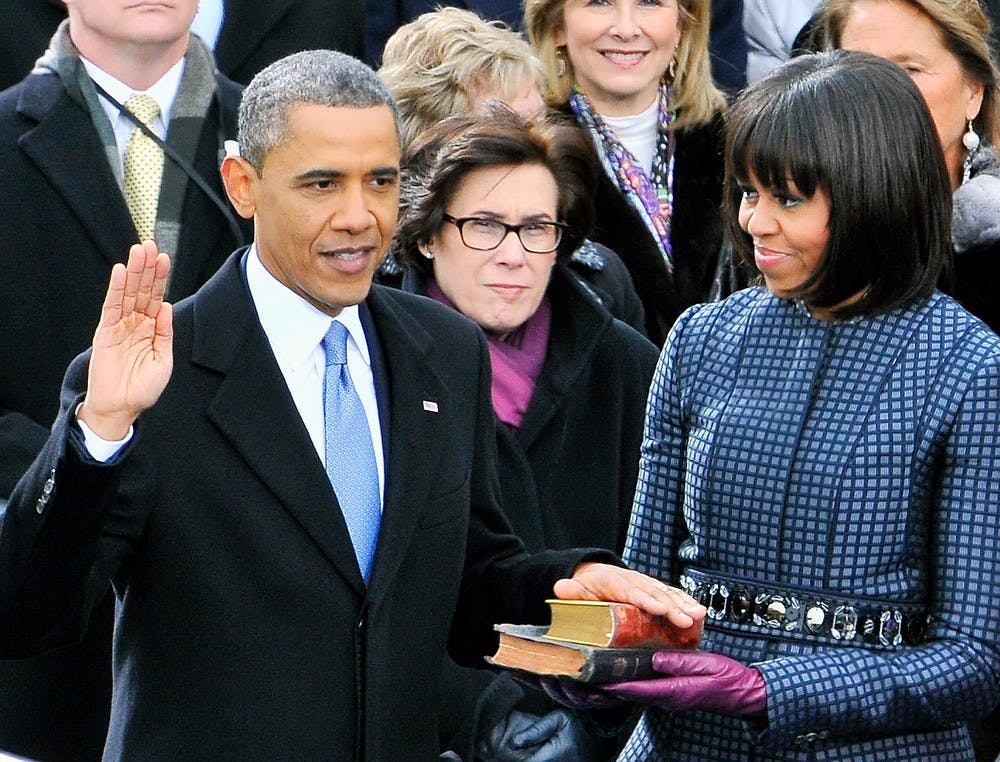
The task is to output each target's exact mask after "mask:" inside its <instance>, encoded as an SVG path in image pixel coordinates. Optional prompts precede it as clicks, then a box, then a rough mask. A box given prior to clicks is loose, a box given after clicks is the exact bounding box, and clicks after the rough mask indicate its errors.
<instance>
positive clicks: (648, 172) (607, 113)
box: [524, 0, 725, 344]
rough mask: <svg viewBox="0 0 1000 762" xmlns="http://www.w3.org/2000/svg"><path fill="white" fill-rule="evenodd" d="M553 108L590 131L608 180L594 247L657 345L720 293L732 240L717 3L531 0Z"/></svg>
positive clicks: (602, 185) (530, 22) (529, 13)
mask: <svg viewBox="0 0 1000 762" xmlns="http://www.w3.org/2000/svg"><path fill="white" fill-rule="evenodd" d="M524 13H525V29H526V30H527V32H528V35H529V38H530V40H531V42H532V44H533V46H534V48H535V51H536V53H537V54H538V56H539V58H540V59H541V61H542V65H543V68H544V80H543V90H542V94H543V96H544V98H545V100H546V102H547V103H548V104H549V105H550V106H553V107H555V108H559V109H561V110H562V111H564V112H565V113H567V114H569V115H572V116H573V117H574V118H575V119H576V121H577V122H578V123H579V124H580V125H581V126H582V127H584V128H585V129H587V130H588V131H589V133H590V135H591V138H592V140H593V144H594V147H595V150H596V153H597V155H598V157H599V158H600V160H601V164H602V165H603V167H604V172H602V173H601V176H600V178H599V180H598V186H597V189H596V198H595V202H596V205H597V214H598V219H597V225H596V228H595V230H594V232H593V233H592V237H593V238H594V240H596V241H599V242H601V243H603V244H605V245H606V246H609V247H610V248H612V249H614V250H615V251H616V252H617V253H618V255H619V256H620V257H621V258H622V260H623V261H624V262H625V264H626V266H627V267H628V269H629V272H630V273H631V274H632V280H633V282H634V283H635V285H636V289H637V290H638V292H639V296H640V298H641V299H642V302H643V307H644V309H645V313H646V329H647V334H648V335H649V337H650V338H651V339H652V340H653V341H654V342H656V343H658V344H662V343H663V340H664V338H665V337H666V334H667V331H668V330H669V328H670V326H671V325H672V324H673V322H674V320H675V319H676V317H677V315H678V314H679V313H680V312H681V311H682V310H683V309H684V308H685V307H688V306H690V305H692V304H695V303H697V302H702V301H705V300H706V298H707V297H708V295H709V293H710V291H711V290H712V281H713V276H714V275H715V271H716V265H717V263H718V253H719V248H720V245H721V243H722V240H723V228H722V220H721V217H720V214H719V206H720V203H721V199H722V175H723V170H722V112H723V109H724V106H725V100H724V98H723V96H722V94H721V93H720V92H719V90H717V89H716V87H715V85H714V84H713V83H712V73H711V66H710V63H709V54H708V30H709V18H710V15H711V3H710V1H709V0H656V1H655V2H649V1H648V0H602V1H601V2H593V1H592V0H526V2H525V9H524Z"/></svg>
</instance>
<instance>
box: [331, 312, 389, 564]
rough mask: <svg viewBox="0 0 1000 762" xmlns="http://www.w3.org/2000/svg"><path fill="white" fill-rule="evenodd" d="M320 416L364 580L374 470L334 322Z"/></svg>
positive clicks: (373, 518) (374, 513) (372, 525)
mask: <svg viewBox="0 0 1000 762" xmlns="http://www.w3.org/2000/svg"><path fill="white" fill-rule="evenodd" d="M323 349H324V351H325V352H326V374H325V375H324V377H323V417H324V423H325V430H326V473H327V476H329V477H330V483H331V484H332V485H333V491H334V492H335V493H336V494H337V501H338V502H339V503H340V510H341V512H342V513H343V514H344V520H345V521H346V522H347V529H348V531H349V532H350V533H351V542H352V543H354V553H355V555H356V556H357V557H358V566H359V567H360V568H361V576H362V577H364V579H365V582H368V577H369V575H370V574H371V567H372V559H373V558H374V556H375V543H376V542H377V541H378V530H379V524H380V523H381V519H382V512H381V509H380V501H379V492H378V470H377V469H376V467H375V450H374V448H373V447H372V437H371V432H370V431H369V429H368V418H367V416H366V415H365V409H364V407H363V406H362V404H361V398H360V397H358V393H357V391H355V389H354V384H353V383H352V382H351V374H350V372H349V371H348V370H347V328H345V327H344V324H343V323H340V322H338V321H336V320H334V321H333V322H332V323H331V324H330V330H328V331H327V332H326V336H324V337H323Z"/></svg>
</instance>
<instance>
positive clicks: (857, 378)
mask: <svg viewBox="0 0 1000 762" xmlns="http://www.w3.org/2000/svg"><path fill="white" fill-rule="evenodd" d="M998 513H1000V338H998V337H997V335H996V334H994V333H993V332H992V331H990V330H989V329H988V328H986V327H985V326H984V325H983V324H982V323H980V322H979V321H978V320H976V319H975V318H973V317H972V316H970V315H969V314H968V313H966V312H965V311H964V310H962V309H961V308H960V307H959V306H958V305H957V304H956V303H955V302H954V301H953V300H952V299H950V298H949V297H946V296H944V295H941V294H935V295H934V296H933V297H932V298H931V299H930V300H929V302H928V303H925V304H922V305H921V306H919V307H914V308H911V309H908V310H905V311H900V312H894V313H891V314H888V315H881V316H878V317H873V318H863V319H857V320H852V321H847V322H837V323H831V322H822V321H819V320H815V319H813V318H811V317H810V316H809V315H808V313H807V312H806V310H805V309H804V307H803V306H802V305H801V304H797V303H794V302H791V301H788V300H782V299H778V298H775V297H773V296H771V295H770V294H768V293H767V292H766V291H765V290H763V289H760V288H756V289H749V290H746V291H743V292H740V293H738V294H736V295H734V296H732V297H730V298H729V299H727V300H725V301H723V302H720V303H717V304H711V305H703V306H700V307H694V308H692V309H691V310H689V311H688V312H686V313H685V314H684V315H683V316H682V317H681V318H680V320H679V321H678V323H677V325H676V326H675V327H674V330H673V332H672V334H671V336H670V338H669V340H668V342H667V345H666V347H665V348H664V350H663V354H662V356H661V358H660V362H659V366H658V368H657V371H656V376H655V378H654V380H653V385H652V388H651V390H650V397H649V406H648V411H647V421H646V432H645V441H644V443H643V449H642V463H641V470H640V476H639V485H638V489H637V492H636V498H635V505H634V507H633V515H632V525H631V529H630V532H629V538H628V543H627V547H626V550H625V557H626V561H627V562H628V563H629V564H630V565H631V566H632V567H634V568H636V569H639V570H641V571H644V572H647V573H649V574H651V575H653V576H656V577H659V578H661V579H666V580H670V581H672V582H674V583H675V584H676V583H677V581H678V578H679V574H680V572H681V570H682V569H683V568H685V567H688V566H693V567H697V568H698V569H701V570H702V571H707V572H709V573H713V572H714V573H725V574H728V575H733V576H736V577H739V578H741V579H746V580H753V581H756V582H758V583H766V584H768V585H772V586H774V587H779V588H781V587H792V586H794V587H796V588H808V589H810V590H814V591H819V592H821V593H822V594H825V595H829V596H830V597H844V596H850V597H862V596H865V597H870V598H874V599H877V600H878V601H883V602H888V605H892V602H897V603H900V604H923V605H926V606H927V608H928V610H929V612H930V615H931V619H930V623H929V625H928V629H927V636H926V640H925V641H924V643H923V644H922V645H919V646H914V647H906V646H902V647H898V648H877V647H869V646H864V647H859V646H852V645H839V644H836V643H835V642H834V641H832V640H830V639H827V638H811V639H810V638H807V637H802V636H798V637H796V634H795V633H791V634H786V633H784V631H781V632H776V631H768V630H767V628H766V627H765V628H760V627H752V626H750V625H746V626H744V625H740V624H735V623H733V622H729V621H720V622H709V623H708V624H707V625H706V632H705V639H704V644H703V647H704V648H705V649H706V650H710V651H718V652H720V653H724V654H727V655H729V656H731V657H733V658H736V659H739V660H740V661H742V662H744V663H753V664H755V665H756V666H758V668H759V669H760V671H761V672H762V673H763V675H764V679H765V681H766V683H767V692H768V713H767V722H766V724H762V725H760V726H754V725H751V724H749V723H745V722H741V721H739V720H735V719H729V718H726V717H722V716H720V715H713V714H708V713H700V712H690V713H679V714H676V715H672V714H669V713H667V712H663V711H661V710H657V709H650V710H647V712H646V713H645V715H644V716H643V719H642V721H641V722H640V724H639V726H638V728H637V730H636V732H635V733H634V734H633V736H632V738H631V740H630V741H629V743H628V745H627V747H626V749H625V751H624V752H623V753H622V757H621V759H622V760H692V761H694V760H704V762H723V761H724V760H734V761H736V760H738V761H739V762H746V760H851V762H857V761H858V760H872V761H873V762H874V761H875V760H878V762H884V761H885V760H922V761H923V760H972V759H973V754H972V750H971V746H970V744H969V741H968V737H967V733H966V730H965V728H964V725H963V722H964V721H965V720H966V719H967V718H969V717H972V716H975V715H979V714H983V713H985V712H986V711H988V710H989V709H990V707H992V706H993V705H994V704H995V703H996V702H997V701H998V699H1000V647H998V633H1000V542H998V526H1000V516H998ZM762 630H763V631H762Z"/></svg>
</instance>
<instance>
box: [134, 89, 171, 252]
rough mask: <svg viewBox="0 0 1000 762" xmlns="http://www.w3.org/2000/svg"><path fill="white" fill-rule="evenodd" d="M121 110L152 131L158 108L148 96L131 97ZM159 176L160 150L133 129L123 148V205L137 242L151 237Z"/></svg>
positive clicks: (160, 173) (161, 167)
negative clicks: (127, 111) (136, 234)
mask: <svg viewBox="0 0 1000 762" xmlns="http://www.w3.org/2000/svg"><path fill="white" fill-rule="evenodd" d="M125 108H127V109H128V110H129V111H131V112H132V113H133V114H135V115H136V116H137V117H139V120H140V121H141V122H142V123H143V124H144V125H146V126H147V127H149V129H153V119H154V118H155V117H156V115H157V114H159V113H160V107H159V106H157V105H156V101H154V100H153V99H152V98H150V97H149V96H148V95H133V96H132V97H131V98H129V99H128V101H127V102H126V103H125ZM162 176H163V150H162V149H161V148H160V147H159V146H158V145H157V144H156V143H155V142H154V141H153V140H152V139H151V138H149V137H147V136H146V135H144V134H143V132H142V130H140V129H139V128H138V127H136V128H135V129H134V130H132V136H131V137H130V138H129V140H128V145H127V146H126V147H125V201H126V203H127V204H128V208H129V211H130V212H132V219H133V221H134V222H135V229H136V231H138V233H139V240H140V241H148V240H150V239H152V237H153V226H154V225H155V224H156V205H157V202H158V201H159V199H160V178H161V177H162Z"/></svg>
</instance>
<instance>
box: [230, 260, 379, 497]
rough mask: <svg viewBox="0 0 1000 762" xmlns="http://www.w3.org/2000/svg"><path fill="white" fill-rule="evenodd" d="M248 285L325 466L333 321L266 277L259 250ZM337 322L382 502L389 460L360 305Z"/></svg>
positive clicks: (251, 263)
mask: <svg viewBox="0 0 1000 762" xmlns="http://www.w3.org/2000/svg"><path fill="white" fill-rule="evenodd" d="M247 282H248V283H249V285H250V296H251V298H252V299H253V303H254V306H255V307H256V308H257V317H258V319H259V320H260V325H261V328H263V329H264V334H265V335H266V336H267V340H268V342H269V343H270V345H271V351H272V352H273V353H274V358H275V360H277V361H278V367H279V368H280V369H281V374H282V375H283V376H284V377H285V384H286V385H287V386H288V391H289V392H291V395H292V400H293V401H294V402H295V407H296V408H297V409H298V411H299V416H300V417H301V418H302V422H303V423H304V424H305V426H306V430H307V431H308V432H309V438H310V439H311V440H312V443H313V447H315V448H316V453H317V454H318V455H319V457H320V460H322V461H323V462H324V466H325V465H326V434H325V430H324V429H325V427H324V413H323V377H324V375H325V373H326V353H325V352H324V351H323V346H322V342H323V337H324V336H326V332H327V331H328V330H329V329H330V316H329V315H327V314H325V313H322V312H320V311H319V310H318V309H316V308H315V307H313V306H312V305H311V304H309V302H307V301H306V300H305V299H303V298H302V297H301V296H299V295H298V294H296V293H295V292H293V291H292V290H290V289H289V288H288V287H287V286H285V285H284V284H283V283H281V282H280V281H278V280H277V279H276V278H275V277H274V276H273V275H271V273H269V272H268V271H267V269H266V268H265V267H264V265H263V263H262V262H261V261H260V257H259V255H258V254H257V245H256V244H254V245H253V246H251V247H250V251H249V253H248V255H247ZM334 319H335V320H338V321H340V322H341V323H343V324H344V327H346V328H347V331H348V333H349V334H350V338H349V339H348V342H347V369H348V371H349V372H350V374H351V380H352V381H353V382H354V388H355V390H356V391H357V393H358V396H359V397H360V398H361V404H362V405H363V406H364V409H365V415H366V416H367V417H368V430H369V432H370V433H371V438H372V446H373V447H374V448H375V465H376V467H377V468H378V485H379V496H380V499H381V498H382V497H383V496H384V494H385V457H384V454H383V451H382V427H381V425H380V423H379V417H378V403H377V401H376V399H375V376H374V374H373V373H372V366H371V355H370V354H369V352H368V342H367V340H366V339H365V332H364V329H363V328H362V327H361V317H360V315H359V314H358V307H357V305H354V306H351V307H345V308H344V309H343V310H341V312H340V314H339V315H337V317H336V318H334Z"/></svg>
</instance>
